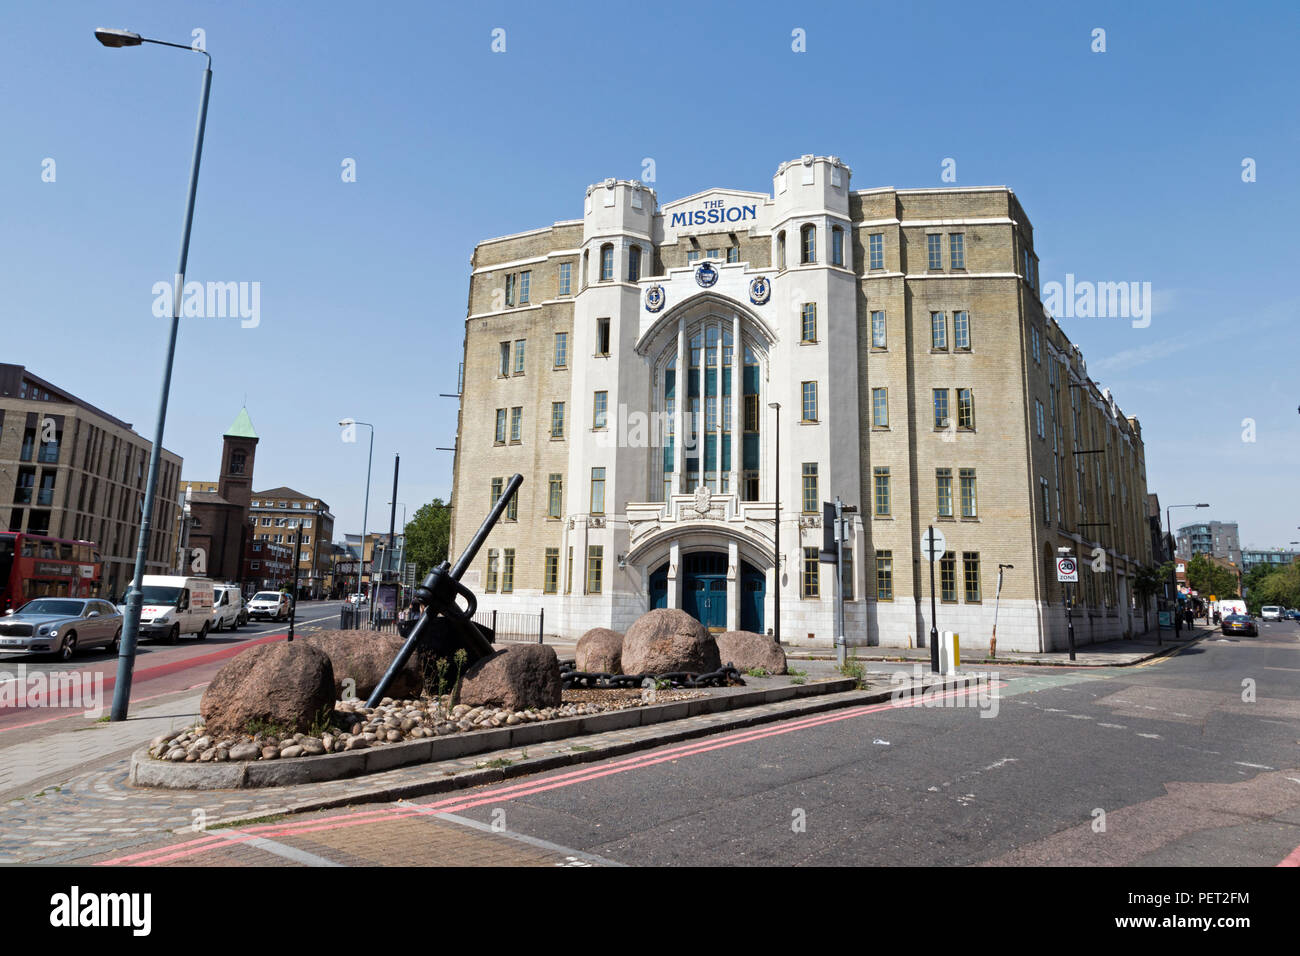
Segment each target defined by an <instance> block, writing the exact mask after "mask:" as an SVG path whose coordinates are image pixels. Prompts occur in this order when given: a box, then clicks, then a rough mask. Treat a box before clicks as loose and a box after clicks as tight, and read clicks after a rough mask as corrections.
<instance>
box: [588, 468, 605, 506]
mask: <svg viewBox="0 0 1300 956" xmlns="http://www.w3.org/2000/svg"><path fill="white" fill-rule="evenodd" d="M591 513H592V514H594V515H603V514H604V513H605V469H604V468H593V469H591Z"/></svg>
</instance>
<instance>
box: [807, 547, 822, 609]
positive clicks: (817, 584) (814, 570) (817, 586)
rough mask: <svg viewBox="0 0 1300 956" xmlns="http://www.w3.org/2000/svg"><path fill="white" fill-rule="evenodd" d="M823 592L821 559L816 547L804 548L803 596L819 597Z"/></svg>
mask: <svg viewBox="0 0 1300 956" xmlns="http://www.w3.org/2000/svg"><path fill="white" fill-rule="evenodd" d="M820 593H821V561H820V559H819V557H818V552H817V549H816V548H804V549H803V596H804V597H806V598H815V597H818V596H819V595H820Z"/></svg>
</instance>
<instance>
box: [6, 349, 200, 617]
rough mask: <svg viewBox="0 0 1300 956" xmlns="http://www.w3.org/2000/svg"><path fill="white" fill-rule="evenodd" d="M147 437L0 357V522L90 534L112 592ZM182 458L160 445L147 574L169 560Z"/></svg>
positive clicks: (125, 550)
mask: <svg viewBox="0 0 1300 956" xmlns="http://www.w3.org/2000/svg"><path fill="white" fill-rule="evenodd" d="M151 447H152V443H151V441H150V440H149V439H147V438H145V437H144V436H142V435H139V434H137V433H136V432H135V430H134V429H133V428H132V426H131V425H130V424H129V423H127V422H124V421H122V420H121V419H119V418H116V417H114V416H113V415H110V414H109V413H108V412H106V411H104V410H103V409H100V408H97V407H96V406H94V405H92V404H90V403H89V402H87V401H85V400H83V399H80V398H78V397H77V396H75V395H73V394H72V393H71V392H69V391H67V390H66V389H62V388H59V387H58V386H56V385H53V384H51V383H50V382H48V381H46V380H45V379H43V378H40V377H39V376H37V375H35V374H33V373H32V372H30V371H28V370H27V369H26V368H24V367H23V366H21V365H11V364H4V363H0V528H3V529H6V530H9V531H26V532H30V533H32V534H43V535H51V536H53V537H57V538H78V539H83V540H87V541H93V542H94V543H95V545H96V548H97V550H98V552H99V554H100V558H101V560H102V561H103V575H102V578H101V585H100V592H101V594H102V595H103V596H104V597H111V598H113V599H115V600H116V599H118V598H120V597H121V596H122V595H123V594H125V592H126V587H127V585H128V584H129V583H130V580H131V575H132V572H133V571H134V569H135V553H136V546H137V544H138V540H139V536H140V516H141V513H142V510H143V507H144V491H145V484H146V482H147V481H148V476H149V453H150V448H151ZM180 473H181V459H180V458H179V457H178V456H177V455H174V454H172V453H171V452H169V451H167V450H166V449H164V450H163V453H162V459H161V461H160V463H159V472H158V492H157V496H156V498H155V501H154V515H153V521H152V525H151V527H152V534H151V536H150V540H149V552H148V554H147V556H146V557H147V560H146V565H145V572H146V573H147V574H166V573H168V572H169V571H170V570H171V568H172V567H173V565H174V563H175V555H176V530H177V526H176V509H175V507H174V505H173V502H175V500H176V494H177V483H178V482H179V480H180Z"/></svg>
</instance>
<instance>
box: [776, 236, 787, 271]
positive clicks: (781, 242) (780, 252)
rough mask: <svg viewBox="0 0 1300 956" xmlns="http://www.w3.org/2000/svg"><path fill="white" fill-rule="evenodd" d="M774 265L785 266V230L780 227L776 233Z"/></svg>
mask: <svg viewBox="0 0 1300 956" xmlns="http://www.w3.org/2000/svg"><path fill="white" fill-rule="evenodd" d="M776 267H777V268H778V269H784V268H785V230H784V229H782V230H781V231H780V232H778V233H777V234H776Z"/></svg>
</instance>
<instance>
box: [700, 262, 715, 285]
mask: <svg viewBox="0 0 1300 956" xmlns="http://www.w3.org/2000/svg"><path fill="white" fill-rule="evenodd" d="M695 281H696V282H698V283H699V284H700V285H701V286H702V287H703V288H705V289H707V288H709V286H711V285H713V283H715V282H717V281H718V270H717V269H715V268H713V266H712V265H711V264H709V263H708V262H705V263H702V264H701V265H700V267H699V268H698V269H696V270H695Z"/></svg>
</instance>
